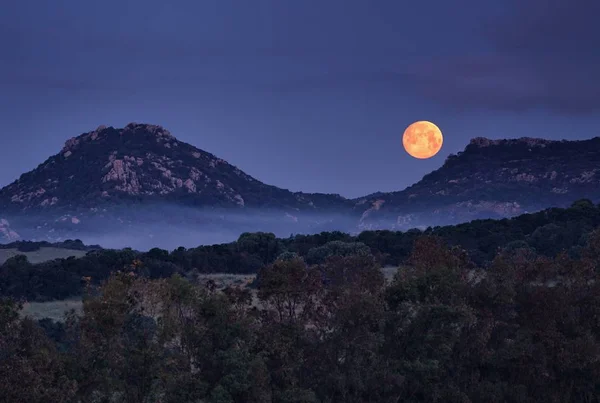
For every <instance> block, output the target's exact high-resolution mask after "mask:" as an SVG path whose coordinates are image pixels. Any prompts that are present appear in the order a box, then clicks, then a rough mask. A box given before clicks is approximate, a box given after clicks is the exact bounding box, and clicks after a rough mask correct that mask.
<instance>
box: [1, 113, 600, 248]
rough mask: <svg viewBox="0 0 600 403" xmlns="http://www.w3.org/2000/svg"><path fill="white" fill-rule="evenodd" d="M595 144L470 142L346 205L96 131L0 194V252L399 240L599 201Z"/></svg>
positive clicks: (130, 128)
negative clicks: (392, 235) (28, 244)
mask: <svg viewBox="0 0 600 403" xmlns="http://www.w3.org/2000/svg"><path fill="white" fill-rule="evenodd" d="M599 163H600V137H597V138H593V139H590V140H583V141H550V140H543V139H534V138H521V139H512V140H489V139H485V138H476V139H473V140H472V141H471V142H470V143H469V144H468V145H467V147H466V148H465V150H464V151H463V152H460V153H458V154H457V155H451V156H449V157H448V159H447V160H446V161H445V163H444V164H443V166H442V167H440V168H439V169H437V170H435V171H433V172H431V173H429V174H428V175H425V177H423V179H422V180H420V181H419V182H417V183H415V184H414V185H412V186H409V187H408V188H406V189H404V190H402V191H398V192H391V193H382V192H378V193H374V194H371V195H369V196H365V197H362V198H359V199H355V200H348V199H345V198H343V197H341V196H339V195H333V194H308V193H301V192H291V191H289V190H286V189H281V188H278V187H275V186H271V185H268V184H265V183H262V182H260V181H259V180H257V179H255V178H253V177H251V176H250V175H247V174H246V173H244V172H243V171H242V170H240V169H239V168H237V167H235V166H234V165H231V164H229V163H228V162H226V161H224V160H222V159H220V158H218V157H217V156H215V155H213V154H210V153H208V152H206V151H203V150H200V149H198V148H196V147H194V146H192V145H190V144H187V143H184V142H182V141H179V140H177V139H176V138H175V137H174V136H173V135H171V134H170V133H169V131H168V130H166V129H165V128H163V127H160V126H156V125H149V124H137V123H131V124H129V125H127V126H126V127H125V128H122V129H116V128H113V127H104V126H100V127H99V128H97V129H96V130H94V131H92V132H89V133H84V134H82V135H80V136H77V137H74V138H71V139H70V140H68V141H67V142H66V143H65V146H64V147H63V149H62V150H61V151H60V152H59V153H57V154H55V155H53V156H51V157H50V158H48V159H47V160H46V161H45V162H43V163H42V164H40V165H39V166H38V167H37V168H36V169H34V170H32V171H30V172H27V173H25V174H23V175H21V177H20V178H19V179H18V180H16V181H15V182H13V183H12V184H10V185H8V186H6V187H4V188H3V189H1V190H0V242H11V241H14V240H17V239H34V240H48V241H53V242H55V241H62V240H64V239H74V238H77V239H82V240H85V241H86V242H88V243H100V244H102V245H103V246H107V247H120V246H122V245H124V244H127V245H130V246H132V247H134V248H139V249H144V248H146V249H147V248H149V247H152V246H156V245H159V246H160V247H163V248H175V247H177V246H180V245H184V246H186V247H191V246H196V245H198V244H199V243H204V244H211V243H221V242H228V241H232V240H234V239H236V238H237V237H238V235H239V234H240V233H242V232H256V231H263V232H274V233H275V234H277V235H278V236H287V235H288V234H290V233H295V234H298V233H318V232H322V231H332V230H340V231H345V232H350V233H358V232H360V231H362V230H368V229H373V230H374V229H390V230H407V229H410V228H426V227H428V226H438V225H450V224H457V223H461V222H468V221H470V220H473V219H485V218H502V217H512V216H515V215H518V214H522V213H526V212H533V211H539V210H542V209H545V208H548V207H566V206H568V205H569V204H570V203H571V202H572V201H573V200H576V199H580V198H588V199H591V200H592V201H598V200H600V175H599V174H598V172H599V171H600V168H598V166H600V165H599Z"/></svg>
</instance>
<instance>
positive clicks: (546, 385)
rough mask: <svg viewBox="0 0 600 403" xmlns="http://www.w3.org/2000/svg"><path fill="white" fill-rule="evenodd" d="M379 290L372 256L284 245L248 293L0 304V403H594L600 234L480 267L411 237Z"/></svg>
mask: <svg viewBox="0 0 600 403" xmlns="http://www.w3.org/2000/svg"><path fill="white" fill-rule="evenodd" d="M407 263H409V265H408V266H407V267H405V268H402V269H400V270H399V271H398V273H397V274H396V276H395V277H394V279H393V281H392V282H391V284H390V285H387V286H386V284H385V281H384V278H383V274H382V272H381V270H380V267H379V265H378V264H377V262H376V260H375V259H374V258H373V257H372V256H356V255H352V256H346V257H341V256H331V257H328V258H326V259H325V260H324V261H323V262H321V263H318V264H308V263H307V262H306V261H305V260H303V259H302V258H299V257H297V256H295V255H293V254H291V253H290V254H286V255H284V256H283V257H281V258H279V259H277V260H276V261H275V262H273V263H272V264H270V265H267V266H266V267H264V268H262V269H261V270H260V271H259V276H258V278H259V282H258V287H259V288H258V292H257V297H258V301H259V303H254V302H253V298H252V295H251V292H250V291H249V290H248V289H241V288H227V289H225V290H224V291H215V290H213V289H212V288H208V287H206V286H204V285H202V284H192V283H191V282H189V281H187V280H185V279H183V278H181V277H180V276H178V275H174V276H172V277H170V278H168V279H155V280H150V279H148V278H145V277H143V276H140V275H139V274H138V271H137V270H139V269H140V268H141V266H140V265H139V263H135V264H133V263H132V266H133V267H132V268H131V271H123V272H119V273H113V274H112V275H111V276H110V278H109V279H108V280H107V281H106V282H104V283H103V284H102V286H101V287H100V288H99V289H96V288H95V287H93V286H92V285H88V287H87V288H86V296H85V298H84V308H83V313H82V315H81V316H77V315H75V314H74V313H70V314H69V315H68V319H67V321H66V322H65V324H57V323H53V322H50V321H48V320H45V321H41V322H39V323H36V322H34V321H33V320H31V319H29V318H24V319H20V318H19V308H20V307H19V304H18V302H16V301H14V300H12V299H8V298H3V299H2V300H1V302H0V396H2V399H3V400H2V401H3V402H6V403H13V402H14V403H17V402H18V403H21V402H30V403H38V402H39V403H41V402H44V403H45V402H60V403H70V402H73V403H75V402H112V403H146V402H161V403H196V402H206V403H253V402H257V403H258V402H260V403H317V402H319V403H325V402H328V403H337V402H339V403H370V402H394V403H395V402H411V403H417V402H428V403H437V402H439V403H442V402H444V403H490V402H492V403H500V402H521V403H534V402H536V403H537V402H555V403H562V402H565V403H567V402H569V403H594V402H600V325H599V322H598V315H599V314H600V281H598V279H599V278H598V267H600V232H593V233H591V234H590V236H589V238H588V242H587V245H586V246H585V247H583V248H582V249H581V250H580V251H579V256H578V257H576V258H575V257H570V256H568V254H567V253H561V254H559V255H558V256H556V257H554V258H550V257H540V256H536V255H535V254H534V253H533V252H532V250H531V249H530V248H512V249H510V250H504V251H502V252H501V253H499V254H498V255H497V256H496V257H495V258H494V259H493V261H492V262H491V264H490V265H489V266H488V267H487V269H486V270H485V271H483V270H478V269H476V268H475V265H474V264H473V262H471V261H470V260H469V259H468V256H467V255H466V253H465V252H464V251H463V250H461V249H460V248H449V247H447V246H446V245H445V241H444V240H443V239H440V238H437V237H433V236H422V237H419V238H418V239H417V240H416V242H415V243H414V248H412V250H411V253H410V254H409V257H408V259H407Z"/></svg>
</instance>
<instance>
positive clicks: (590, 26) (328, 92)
mask: <svg viewBox="0 0 600 403" xmlns="http://www.w3.org/2000/svg"><path fill="white" fill-rule="evenodd" d="M170 4H174V5H170ZM598 15H600V1H598V0H545V1H543V0H503V1H482V0H454V1H448V0H435V1H434V0H421V1H418V2H417V1H410V2H409V1H398V0H377V1H375V0H301V1H298V0H253V1H248V0H190V1H188V0H179V1H174V2H167V1H164V0H160V1H157V0H129V1H127V0H118V1H117V0H103V1H98V2H91V1H82V0H53V1H47V0H36V1H34V0H18V1H16V0H13V1H10V2H4V3H3V5H2V12H0V123H1V131H0V141H1V143H0V160H1V161H2V169H1V170H0V186H2V185H6V184H8V183H10V182H12V181H13V180H15V179H16V178H18V176H19V175H20V174H21V173H23V172H25V171H28V170H30V169H33V168H35V167H36V166H37V165H38V164H39V163H41V162H42V161H44V160H45V159H46V158H47V157H48V156H50V155H51V154H55V153H57V152H58V151H59V150H60V148H61V147H62V145H63V143H64V142H65V140H67V139H68V138H70V137H73V136H76V135H78V134H81V133H83V132H87V131H90V130H93V129H95V128H96V127H97V126H98V125H101V124H105V125H112V126H115V127H123V126H124V125H126V124H127V123H129V122H132V121H135V122H147V123H154V124H160V125H163V126H165V127H166V128H167V129H169V130H170V131H171V132H172V134H173V135H175V136H176V137H177V138H179V139H180V140H183V141H186V142H189V143H191V144H193V145H195V146H197V147H199V148H202V149H205V150H207V151H209V152H212V153H214V154H216V155H218V156H219V157H221V158H224V159H226V160H227V161H229V162H230V163H232V164H234V165H236V166H238V167H239V168H240V169H242V170H244V171H245V172H247V173H248V174H250V175H253V176H254V177H256V178H258V179H260V180H262V181H264V182H266V183H269V184H273V185H277V186H280V187H283V188H287V189H291V190H294V191H298V190H302V191H307V192H327V193H340V194H342V195H344V196H348V197H356V196H360V195H365V194H368V193H372V192H375V191H392V190H400V189H403V188H404V187H406V186H408V185H410V184H412V183H414V182H416V181H418V180H419V179H420V178H421V177H422V176H423V175H424V174H426V173H427V172H429V171H431V170H433V169H436V168H438V167H439V166H441V165H442V164H443V162H444V160H445V158H446V156H447V155H448V154H449V153H455V152H457V151H460V150H462V149H463V148H464V147H465V145H466V144H467V142H468V141H469V139H470V138H472V137H477V136H484V137H490V138H507V137H509V138H512V137H522V136H531V137H545V138H550V139H562V138H566V139H585V138H590V137H594V136H598V135H600V130H599V129H598V126H599V124H600V77H599V76H600V73H599V72H600V24H598V23H597V21H596V19H597V18H598ZM420 119H426V120H431V121H433V122H435V123H436V124H437V125H438V126H439V127H440V128H441V129H442V131H443V132H444V136H445V143H444V147H443V148H442V151H441V152H440V153H439V154H438V155H437V156H436V157H434V158H432V159H430V160H426V161H421V160H416V159H413V158H411V157H409V156H408V155H407V154H406V153H405V152H404V151H403V149H402V141H401V135H402V132H403V130H404V128H405V127H406V126H407V125H408V124H410V123H412V122H413V121H415V120H420Z"/></svg>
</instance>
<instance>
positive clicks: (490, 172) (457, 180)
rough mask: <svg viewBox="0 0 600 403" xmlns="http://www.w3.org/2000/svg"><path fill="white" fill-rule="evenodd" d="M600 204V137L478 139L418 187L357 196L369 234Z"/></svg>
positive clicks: (420, 182)
mask: <svg viewBox="0 0 600 403" xmlns="http://www.w3.org/2000/svg"><path fill="white" fill-rule="evenodd" d="M582 198H587V199H592V200H595V201H597V200H599V199H600V137H595V138H592V139H590V140H581V141H566V140H563V141H551V140H544V139H539V138H527V137H525V138H520V139H508V140H490V139H486V138H482V137H480V138H475V139H473V140H471V142H470V143H469V144H468V145H467V147H466V148H465V150H464V151H463V152H460V153H458V154H457V155H450V156H449V157H448V158H447V160H446V161H445V163H444V165H443V166H442V167H441V168H439V169H437V170H435V171H433V172H431V173H429V174H428V175H426V176H424V177H423V179H422V180H421V181H419V182H417V183H415V184H414V185H412V186H410V187H408V188H406V189H404V190H402V191H399V192H391V193H376V194H373V195H369V196H367V197H363V198H360V199H357V200H356V201H355V211H357V212H359V213H361V214H362V216H361V218H360V222H359V228H361V229H378V228H386V229H398V230H405V229H409V228H414V227H420V226H421V227H426V226H436V225H447V224H455V223H459V222H466V221H470V220H473V219H478V218H500V217H510V216H515V215H518V214H521V213H526V212H533V211H538V210H541V209H544V208H547V207H566V206H568V205H570V204H571V203H572V202H573V201H574V200H577V199H582Z"/></svg>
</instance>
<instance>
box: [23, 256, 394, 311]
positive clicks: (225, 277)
mask: <svg viewBox="0 0 600 403" xmlns="http://www.w3.org/2000/svg"><path fill="white" fill-rule="evenodd" d="M45 249H55V248H45ZM63 250H64V249H63ZM74 252H80V251H74ZM33 253H36V252H33ZM397 270H398V267H384V268H383V269H382V271H383V274H384V276H385V279H386V281H387V282H388V283H389V282H390V281H391V280H392V278H393V277H394V274H396V271H397ZM255 277H256V275H255V274H226V273H211V274H200V275H199V276H198V282H199V284H204V283H206V281H208V280H213V281H214V282H215V284H216V286H217V289H220V290H222V289H223V288H225V287H228V286H229V287H231V286H234V287H235V286H239V287H244V286H246V285H248V284H249V283H250V282H252V280H254V278H255ZM252 300H253V305H254V306H259V304H260V303H259V301H258V297H257V291H256V290H252ZM81 308H82V301H81V299H80V298H71V299H66V300H58V301H49V302H28V303H26V304H25V305H24V306H23V310H22V311H21V314H22V315H23V316H30V317H32V318H34V319H43V318H50V319H52V320H55V321H63V320H64V314H65V312H66V311H69V310H71V309H75V311H76V312H78V313H79V312H81Z"/></svg>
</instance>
